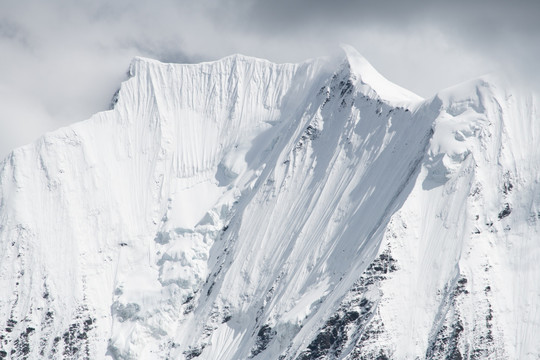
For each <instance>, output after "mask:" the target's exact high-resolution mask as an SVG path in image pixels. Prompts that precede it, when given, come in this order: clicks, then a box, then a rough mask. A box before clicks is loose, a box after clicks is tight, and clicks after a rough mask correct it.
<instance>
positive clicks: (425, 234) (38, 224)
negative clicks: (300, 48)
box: [0, 47, 540, 360]
mask: <svg viewBox="0 0 540 360" xmlns="http://www.w3.org/2000/svg"><path fill="white" fill-rule="evenodd" d="M344 52H345V55H344V56H343V58H339V59H317V60H311V61H307V62H305V63H302V64H273V63H271V62H268V61H266V60H261V59H255V58H251V57H245V56H241V55H234V56H230V57H227V58H224V59H222V60H219V61H215V62H208V63H201V64H194V65H193V64H191V65H185V64H164V63H160V62H158V61H154V60H150V59H143V58H136V59H134V60H133V61H132V63H131V66H130V69H129V75H130V78H129V79H128V80H127V81H125V82H124V83H122V85H121V88H120V90H119V92H118V93H117V94H116V95H115V98H114V104H113V107H112V109H111V110H109V111H105V112H102V113H98V114H96V115H95V116H93V117H92V118H91V119H89V120H87V121H84V122H81V123H77V124H74V125H72V126H70V127H66V128H62V129H59V130H57V131H55V132H52V133H48V134H46V135H44V136H43V137H42V138H41V139H40V140H38V141H36V142H35V143H33V144H30V145H27V146H24V147H21V148H18V149H16V150H14V151H13V152H12V153H11V154H10V155H9V156H8V157H7V158H6V159H4V161H3V162H2V163H0V168H1V170H0V325H1V327H0V359H4V358H5V359H37V358H51V359H216V360H217V359H219V360H227V359H231V360H233V359H251V358H252V359H258V360H262V359H268V360H270V359H276V360H277V359H280V360H289V359H299V360H309V359H350V360H352V359H379V360H384V359H538V358H540V341H539V339H540V310H539V309H540V147H539V146H538V145H539V144H540V116H539V114H540V113H539V102H538V98H537V97H535V96H533V95H531V94H529V93H527V92H525V91H522V90H520V89H519V88H515V87H513V86H512V85H511V84H510V83H508V82H507V80H505V79H503V78H499V77H497V76H485V77H482V78H480V79H477V80H474V81H471V82H468V83H465V84H461V85H458V86H456V87H453V88H450V89H446V90H443V91H441V92H439V93H438V94H436V95H435V96H433V97H432V98H430V99H422V98H420V97H418V96H417V95H415V94H413V93H411V92H409V91H407V90H405V89H403V88H401V87H399V86H397V85H394V84H392V83H391V82H389V81H388V80H386V79H385V78H384V77H382V76H381V75H380V74H379V73H378V72H377V71H376V70H375V69H373V67H372V66H371V65H370V64H369V63H368V62H367V61H366V59H364V58H363V57H362V56H361V55H359V54H358V53H357V52H356V51H355V50H354V49H352V48H350V47H344Z"/></svg>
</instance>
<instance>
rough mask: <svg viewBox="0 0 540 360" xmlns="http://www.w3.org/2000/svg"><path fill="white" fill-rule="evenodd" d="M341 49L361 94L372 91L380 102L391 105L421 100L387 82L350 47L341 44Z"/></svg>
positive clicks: (413, 94)
mask: <svg viewBox="0 0 540 360" xmlns="http://www.w3.org/2000/svg"><path fill="white" fill-rule="evenodd" d="M341 48H342V49H343V51H344V52H345V59H346V61H347V63H348V64H349V66H350V68H351V73H352V74H355V75H356V76H357V78H358V83H357V84H356V86H357V87H358V88H359V89H361V90H362V91H363V92H367V93H369V92H370V90H372V91H373V92H375V93H376V95H377V97H379V98H381V100H386V101H387V102H390V103H393V104H402V103H411V102H419V101H422V100H423V98H422V97H420V96H418V95H416V94H415V93H413V92H411V91H409V90H407V89H404V88H402V87H401V86H399V85H396V84H394V83H392V82H391V81H389V80H387V79H386V78H385V77H384V76H382V75H381V74H380V73H379V72H378V71H377V70H375V68H374V67H373V66H372V65H371V64H370V63H369V62H368V61H367V59H366V58H365V57H364V56H362V55H361V54H360V53H359V52H358V51H357V50H356V49H355V48H353V47H352V46H350V45H346V44H342V45H341Z"/></svg>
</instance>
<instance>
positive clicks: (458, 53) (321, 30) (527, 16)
mask: <svg viewBox="0 0 540 360" xmlns="http://www.w3.org/2000/svg"><path fill="white" fill-rule="evenodd" d="M1 8H2V9H1V10H2V11H1V12H0V51H1V53H2V54H3V56H2V57H0V99H1V100H0V101H1V106H0V157H2V156H4V155H5V154H6V153H7V151H8V150H9V149H11V148H13V147H15V146H18V145H22V144H24V143H27V142H29V141H31V140H32V139H33V138H35V137H37V136H39V135H40V134H41V133H42V132H44V131H45V130H52V129H54V128H57V127H59V126H62V125H66V124H69V123H72V122H75V121H79V120H83V119H85V118H88V117H89V116H90V115H91V114H93V113H95V112H97V111H100V110H104V109H106V108H107V106H108V102H109V100H110V97H111V95H112V94H113V93H114V91H115V90H116V88H117V87H118V85H119V83H120V81H122V80H123V78H124V76H125V71H126V69H127V67H128V64H129V61H130V59H131V58H132V57H133V56H136V55H141V56H148V57H153V58H157V59H160V60H162V61H170V62H198V61H203V60H212V59H217V58H220V57H222V56H226V55H229V54H231V53H244V54H247V55H253V56H258V57H264V58H268V59H270V60H273V61H278V62H290V61H302V60H304V59H306V58H310V57H316V56H322V55H327V54H329V53H332V52H335V51H336V48H337V46H338V44H339V43H349V44H351V45H353V46H354V47H356V48H357V49H358V50H359V51H360V52H362V53H363V54H364V55H365V56H366V57H367V58H368V59H369V60H370V61H371V62H372V64H373V65H374V66H375V67H376V68H377V69H378V70H379V71H380V72H381V73H382V74H383V75H385V76H386V77H388V78H389V79H391V80H392V81H395V82H396V83H398V84H400V85H402V86H405V87H407V88H409V89H411V90H413V91H416V92H418V93H419V94H420V95H423V96H430V95H431V94H433V93H434V92H435V91H437V90H438V89H441V88H443V87H446V86H450V85H453V84H454V83H457V82H461V81H464V80H467V79H469V78H472V77H475V76H479V75H482V74H483V73H486V72H489V71H492V70H495V69H503V70H507V71H509V72H512V73H513V74H514V75H515V76H517V77H519V78H522V79H526V80H527V81H529V83H532V84H534V83H540V81H539V80H540V75H539V72H538V70H537V69H536V63H537V61H536V59H538V57H539V56H540V45H539V42H538V39H539V38H540V22H538V21H537V18H538V15H540V3H538V2H536V1H525V0H521V1H519V0H518V1H514V2H508V1H501V0H489V1H488V0H476V1H463V0H458V1H452V2H449V1H441V0H431V1H427V0H424V1H411V2H406V1H402V0H381V1H369V2H366V1H353V0H335V1H322V0H296V1H291V0H274V1H263V0H256V1H245V0H224V1H218V0H201V1H197V2H190V1H187V0H180V1H179V0H155V1H152V2H146V1H142V0H139V1H128V0H117V1H104V0H97V1H90V0H80V1H65V0H51V1H47V2H43V1H39V0H26V1H17V2H15V1H13V2H9V1H4V2H3V4H2V5H1Z"/></svg>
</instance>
